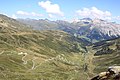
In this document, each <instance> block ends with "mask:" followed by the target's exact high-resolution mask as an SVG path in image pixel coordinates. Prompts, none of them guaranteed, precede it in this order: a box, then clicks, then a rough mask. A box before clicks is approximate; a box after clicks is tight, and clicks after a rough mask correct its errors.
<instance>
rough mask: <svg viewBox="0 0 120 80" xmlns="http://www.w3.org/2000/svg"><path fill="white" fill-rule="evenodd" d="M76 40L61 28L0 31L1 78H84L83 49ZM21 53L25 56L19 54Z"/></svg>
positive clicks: (61, 79)
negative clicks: (57, 29)
mask: <svg viewBox="0 0 120 80" xmlns="http://www.w3.org/2000/svg"><path fill="white" fill-rule="evenodd" d="M77 41H78V40H76V39H74V38H73V37H71V36H70V35H68V34H67V33H65V32H63V31H41V32H39V31H32V32H31V31H30V32H29V31H28V32H25V31H24V32H16V33H0V78H1V80H40V79H43V80H70V79H74V80H79V79H80V78H81V79H82V80H87V78H88V74H87V73H86V72H84V70H83V65H84V58H83V56H82V55H83V52H85V49H84V48H82V47H81V44H80V43H78V42H77ZM20 52H23V53H27V56H25V55H24V54H23V55H18V53H20ZM22 59H23V60H22ZM25 61H26V62H27V64H25ZM33 65H35V66H33ZM81 76H84V77H81Z"/></svg>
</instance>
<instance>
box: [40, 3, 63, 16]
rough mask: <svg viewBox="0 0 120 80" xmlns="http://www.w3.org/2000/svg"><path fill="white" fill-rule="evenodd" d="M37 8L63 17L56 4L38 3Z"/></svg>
mask: <svg viewBox="0 0 120 80" xmlns="http://www.w3.org/2000/svg"><path fill="white" fill-rule="evenodd" d="M38 4H39V6H41V7H42V8H43V9H45V10H46V12H47V13H49V14H55V15H59V16H64V14H63V12H62V11H61V10H60V7H59V5H58V4H52V3H51V2H50V1H46V2H44V1H41V2H38Z"/></svg>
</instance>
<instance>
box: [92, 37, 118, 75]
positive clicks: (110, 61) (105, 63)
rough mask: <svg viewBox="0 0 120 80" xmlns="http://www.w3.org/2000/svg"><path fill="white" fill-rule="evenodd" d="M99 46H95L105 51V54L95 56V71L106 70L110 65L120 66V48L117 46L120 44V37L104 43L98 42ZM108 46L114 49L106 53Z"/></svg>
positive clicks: (96, 48)
mask: <svg viewBox="0 0 120 80" xmlns="http://www.w3.org/2000/svg"><path fill="white" fill-rule="evenodd" d="M96 45H97V46H95V47H94V49H95V50H96V51H101V53H105V54H103V55H98V56H95V57H94V63H95V66H96V68H95V70H94V71H95V72H96V73H99V72H102V71H106V70H107V68H108V67H109V66H113V65H119V66H120V49H119V48H118V47H117V46H120V39H113V40H109V41H105V42H104V43H102V42H101V43H97V44H96ZM105 47H107V48H109V49H110V50H113V51H112V52H111V53H110V52H108V51H107V52H108V53H106V52H105V51H104V50H105V49H104V48H105Z"/></svg>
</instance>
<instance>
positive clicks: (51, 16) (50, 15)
mask: <svg viewBox="0 0 120 80" xmlns="http://www.w3.org/2000/svg"><path fill="white" fill-rule="evenodd" d="M48 17H49V18H56V17H55V16H54V15H52V14H48Z"/></svg>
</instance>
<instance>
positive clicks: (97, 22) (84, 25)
mask: <svg viewBox="0 0 120 80" xmlns="http://www.w3.org/2000/svg"><path fill="white" fill-rule="evenodd" d="M18 21H20V22H22V23H25V24H28V25H31V26H32V27H33V29H37V30H63V31H65V32H68V33H70V34H72V35H75V36H77V37H80V38H83V39H86V40H88V41H90V42H92V43H94V42H98V41H102V40H108V39H112V38H117V37H120V24H117V23H115V22H108V21H105V20H101V19H93V20H92V19H90V18H83V19H79V20H78V21H73V22H67V21H62V20H57V21H50V20H48V19H45V20H44V19H40V20H34V19H18Z"/></svg>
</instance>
